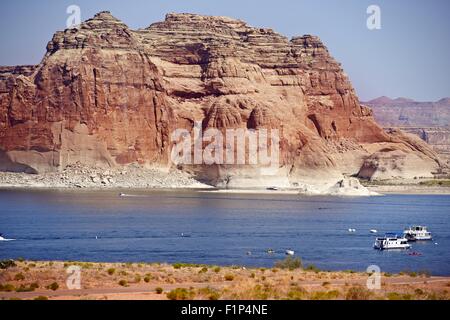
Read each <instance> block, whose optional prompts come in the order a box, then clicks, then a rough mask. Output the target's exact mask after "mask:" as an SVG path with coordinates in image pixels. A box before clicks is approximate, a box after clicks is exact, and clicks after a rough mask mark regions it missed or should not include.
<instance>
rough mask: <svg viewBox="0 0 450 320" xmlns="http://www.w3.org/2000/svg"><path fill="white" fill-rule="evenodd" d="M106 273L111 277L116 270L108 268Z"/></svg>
mask: <svg viewBox="0 0 450 320" xmlns="http://www.w3.org/2000/svg"><path fill="white" fill-rule="evenodd" d="M106 272H108V274H109V275H110V276H112V275H113V274H114V273H115V272H116V269H114V268H109V269H108V270H106Z"/></svg>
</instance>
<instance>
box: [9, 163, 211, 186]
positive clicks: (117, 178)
mask: <svg viewBox="0 0 450 320" xmlns="http://www.w3.org/2000/svg"><path fill="white" fill-rule="evenodd" d="M0 188H36V189H59V188H61V189H65V188H66V189H153V188H157V189H166V188H167V189H177V188H211V186H208V185H206V184H203V183H201V182H199V181H197V180H195V179H194V178H193V177H192V176H191V175H189V174H188V173H186V172H182V171H179V170H170V171H168V170H163V169H158V168H143V167H140V166H138V165H131V166H127V167H126V168H121V169H107V170H105V169H101V168H88V167H83V166H68V167H67V168H66V169H64V170H63V171H61V172H52V173H43V174H27V173H11V172H0Z"/></svg>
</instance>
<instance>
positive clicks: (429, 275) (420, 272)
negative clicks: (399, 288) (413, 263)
mask: <svg viewBox="0 0 450 320" xmlns="http://www.w3.org/2000/svg"><path fill="white" fill-rule="evenodd" d="M418 274H419V276H423V277H427V278H429V277H431V272H430V271H428V270H420V271H419V272H418Z"/></svg>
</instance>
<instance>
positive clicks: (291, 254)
mask: <svg viewBox="0 0 450 320" xmlns="http://www.w3.org/2000/svg"><path fill="white" fill-rule="evenodd" d="M294 254H295V251H294V250H286V255H288V256H293V255H294Z"/></svg>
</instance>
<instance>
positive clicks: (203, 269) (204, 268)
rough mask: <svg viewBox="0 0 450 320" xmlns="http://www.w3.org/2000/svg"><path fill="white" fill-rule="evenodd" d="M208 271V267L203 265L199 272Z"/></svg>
mask: <svg viewBox="0 0 450 320" xmlns="http://www.w3.org/2000/svg"><path fill="white" fill-rule="evenodd" d="M206 272H208V268H207V267H203V268H201V269H200V271H199V272H198V273H206Z"/></svg>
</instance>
